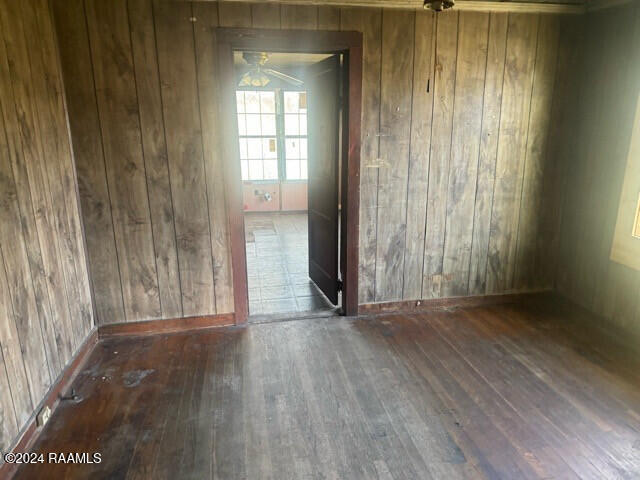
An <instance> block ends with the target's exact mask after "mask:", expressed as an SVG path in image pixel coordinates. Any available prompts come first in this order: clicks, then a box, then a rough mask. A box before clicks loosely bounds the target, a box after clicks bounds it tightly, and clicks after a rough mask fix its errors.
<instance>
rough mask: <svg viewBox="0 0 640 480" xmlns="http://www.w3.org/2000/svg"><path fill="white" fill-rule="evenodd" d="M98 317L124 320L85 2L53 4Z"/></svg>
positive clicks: (72, 0) (108, 319) (57, 2)
mask: <svg viewBox="0 0 640 480" xmlns="http://www.w3.org/2000/svg"><path fill="white" fill-rule="evenodd" d="M52 8H53V12H54V18H55V24H56V32H57V38H58V43H59V47H60V61H61V64H62V70H63V73H64V87H65V91H66V93H67V108H68V110H69V125H70V130H71V135H72V138H73V151H74V158H75V161H76V168H77V177H78V187H79V189H80V198H81V203H82V217H83V220H84V224H85V227H86V228H85V235H86V242H87V253H88V255H89V265H90V267H91V283H92V285H93V292H94V295H95V304H96V314H97V318H98V319H105V321H117V320H118V319H123V318H124V305H123V302H122V286H121V282H120V271H119V269H118V251H117V249H116V243H115V236H114V233H113V220H112V217H111V201H110V200H109V191H108V187H107V178H106V175H105V166H104V155H103V150H102V136H101V135H100V124H99V120H98V107H97V104H96V95H95V90H94V83H93V71H92V67H91V53H90V50H89V34H88V32H87V28H86V18H85V14H84V4H83V0H69V1H66V0H54V1H53V2H52Z"/></svg>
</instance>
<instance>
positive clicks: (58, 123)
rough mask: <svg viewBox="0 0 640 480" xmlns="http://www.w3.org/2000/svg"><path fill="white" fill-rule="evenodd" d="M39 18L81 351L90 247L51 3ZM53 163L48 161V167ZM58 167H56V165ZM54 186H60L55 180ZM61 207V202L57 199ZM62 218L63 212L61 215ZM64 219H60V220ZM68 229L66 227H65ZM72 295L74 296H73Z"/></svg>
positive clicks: (42, 5)
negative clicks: (84, 225) (88, 245)
mask: <svg viewBox="0 0 640 480" xmlns="http://www.w3.org/2000/svg"><path fill="white" fill-rule="evenodd" d="M36 16H37V18H38V28H39V35H38V36H39V37H40V38H41V39H44V40H43V42H42V43H41V45H42V57H43V70H44V73H43V76H44V77H45V78H46V79H47V81H48V82H49V83H48V85H49V88H48V90H47V93H48V97H49V103H48V104H47V106H48V108H49V109H50V110H51V116H52V118H51V119H42V118H41V119H40V122H41V124H42V123H45V124H47V127H46V128H44V127H43V130H44V131H46V132H51V135H52V136H55V139H56V145H57V149H58V150H57V152H58V158H59V165H58V169H59V172H58V173H59V180H58V182H57V185H51V188H52V191H54V192H55V191H56V189H60V190H62V196H63V197H64V207H65V210H66V217H64V222H66V233H65V234H64V235H63V236H62V239H61V240H62V241H61V249H62V255H63V257H64V260H63V261H64V265H65V276H66V278H67V296H68V297H69V296H71V297H72V298H74V301H73V302H69V308H70V310H71V321H72V323H73V324H74V327H73V328H74V337H75V344H74V348H78V347H79V346H80V345H81V344H82V342H84V339H85V338H86V336H87V335H88V334H89V332H90V331H91V329H92V328H93V325H94V322H95V318H94V310H95V309H94V300H93V294H92V291H91V279H90V278H89V271H88V266H89V263H88V257H87V247H86V241H85V232H84V228H83V224H82V218H81V214H80V195H79V191H78V179H77V176H76V164H75V162H74V155H73V152H72V150H71V133H70V130H69V120H68V116H67V114H68V111H67V105H66V102H65V95H64V85H63V79H62V67H61V64H60V51H59V44H58V37H57V35H56V32H55V28H54V24H53V15H52V11H51V4H50V2H49V1H47V0H39V3H38V7H37V8H36ZM50 164H53V162H51V161H49V162H47V165H50ZM54 165H55V164H54ZM50 184H56V179H55V178H52V180H51V182H50ZM53 201H54V203H55V204H56V205H55V206H56V207H57V206H58V202H57V200H55V199H54V200H53ZM60 215H62V212H60ZM58 220H60V218H59V219H58ZM61 229H62V230H65V227H64V226H63V227H61ZM69 292H71V293H69Z"/></svg>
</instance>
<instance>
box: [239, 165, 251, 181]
mask: <svg viewBox="0 0 640 480" xmlns="http://www.w3.org/2000/svg"><path fill="white" fill-rule="evenodd" d="M240 168H242V180H249V165H248V161H247V160H241V161H240Z"/></svg>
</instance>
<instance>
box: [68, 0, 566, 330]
mask: <svg viewBox="0 0 640 480" xmlns="http://www.w3.org/2000/svg"><path fill="white" fill-rule="evenodd" d="M75 1H76V2H79V3H74V2H71V3H68V2H67V5H69V6H68V7H66V8H68V9H69V10H70V11H69V12H66V15H63V13H65V10H66V8H65V7H64V6H61V5H57V8H56V12H57V13H58V15H57V16H59V17H60V18H59V19H58V23H59V27H60V30H61V35H67V36H69V35H70V34H68V33H64V32H65V30H70V31H71V32H74V35H75V36H73V37H70V41H64V37H63V42H62V45H63V50H66V49H68V48H73V49H74V51H75V50H77V51H79V52H80V55H81V57H82V55H84V54H83V52H84V51H86V52H87V58H88V50H87V48H88V47H87V46H86V45H85V46H84V47H83V46H82V45H78V42H81V41H82V40H81V38H80V37H81V36H82V35H84V36H85V40H84V41H85V42H86V43H87V44H88V43H89V38H88V37H89V35H88V33H87V32H84V34H83V33H82V32H83V31H84V30H83V29H84V28H85V27H84V25H85V23H86V20H90V19H89V18H88V17H89V16H91V15H92V10H91V9H92V8H93V7H92V6H91V5H89V4H87V5H86V6H85V5H84V4H83V3H82V2H80V0H75ZM85 1H90V0H85ZM91 1H93V0H91ZM56 3H57V4H58V3H62V2H56ZM126 3H127V5H125V2H124V0H121V1H120V2H116V3H111V4H110V5H108V6H101V7H100V8H104V9H106V10H114V9H119V10H128V12H118V17H117V18H123V19H124V18H128V22H129V29H130V37H131V39H130V40H126V39H125V38H124V37H125V35H124V33H123V32H120V30H119V29H116V30H114V38H113V39H110V41H112V42H115V41H116V40H117V38H120V37H122V39H123V40H122V41H121V42H119V44H121V45H122V48H119V49H118V50H117V52H119V53H118V55H119V56H120V57H121V58H120V57H118V58H116V59H114V58H107V59H104V58H101V57H102V56H104V55H106V56H109V55H112V56H114V55H115V53H114V52H115V50H114V51H112V52H109V51H102V52H100V53H99V54H98V52H97V51H96V55H93V57H94V58H90V59H89V58H88V59H87V60H86V61H87V62H88V63H87V64H86V65H84V67H83V68H84V69H83V70H81V69H79V67H78V65H76V64H69V62H70V61H71V59H72V58H74V56H73V55H72V54H71V53H70V52H63V53H64V55H63V58H67V59H69V62H64V65H65V72H67V71H68V72H69V75H73V76H74V78H72V79H70V82H68V84H67V93H68V95H67V96H68V98H69V101H70V102H71V105H70V110H71V111H75V110H78V109H79V108H80V106H78V105H75V104H76V103H80V102H82V104H83V106H85V105H86V106H87V107H86V110H88V111H89V113H87V112H81V115H83V117H82V118H83V119H84V120H85V121H84V122H83V125H76V127H77V128H76V130H75V131H76V135H74V142H76V141H77V142H78V148H77V153H76V154H77V155H78V156H79V161H78V162H79V164H81V163H82V164H85V165H86V164H90V163H91V162H94V163H95V162H98V163H95V165H96V167H99V166H100V165H102V164H103V163H104V162H105V161H106V167H107V168H106V169H105V166H104V165H102V166H101V167H100V168H94V169H92V170H91V171H87V170H83V169H82V168H79V175H80V180H81V184H82V183H84V184H92V185H95V186H96V189H95V190H94V191H91V192H83V202H86V203H87V205H88V207H87V210H88V211H89V212H94V211H96V208H95V206H92V205H94V204H95V198H96V195H102V196H101V198H102V199H103V202H104V203H100V206H101V208H102V210H103V211H102V213H103V214H101V215H90V214H87V215H85V217H86V218H85V219H86V221H87V223H88V224H91V225H94V224H95V226H96V228H95V230H96V231H100V232H103V233H104V247H105V249H109V248H112V247H113V250H112V253H111V254H112V256H113V257H114V258H116V260H118V261H119V265H118V263H116V264H115V268H116V271H115V272H114V271H113V266H114V264H113V258H110V259H105V265H103V266H101V267H99V269H98V272H99V273H100V274H101V275H102V277H101V278H100V279H98V280H96V285H97V284H98V283H100V284H101V285H103V286H104V280H105V278H107V277H109V278H111V281H112V284H110V285H109V288H108V289H107V288H99V289H98V288H96V296H97V297H98V298H100V301H99V302H98V303H99V304H100V305H102V306H104V307H105V308H102V309H99V312H100V316H99V322H100V323H107V322H112V321H118V320H138V319H141V318H142V317H143V315H131V314H129V312H127V311H125V307H123V305H125V306H126V305H127V304H128V303H129V301H128V300H127V298H126V297H127V293H126V290H127V289H126V283H128V280H127V278H128V277H130V274H129V273H127V272H126V271H125V269H123V264H124V265H127V266H129V264H130V263H131V262H128V261H127V260H126V259H128V258H136V259H137V258H141V256H143V257H144V258H145V259H147V260H146V261H145V263H149V261H148V260H149V259H150V258H154V259H155V272H156V276H157V290H158V291H159V300H160V306H161V311H160V312H150V314H149V315H146V317H151V316H153V315H155V316H158V317H161V318H169V317H175V316H180V315H189V314H211V313H216V312H217V313H224V312H229V311H230V310H232V308H233V305H232V303H233V291H232V283H231V276H232V275H231V265H230V260H229V242H228V232H227V222H228V219H227V214H228V212H227V209H226V202H225V196H224V182H223V178H222V176H221V174H220V172H221V170H222V168H221V166H222V158H221V156H220V152H219V151H218V144H219V139H218V137H217V135H218V133H217V132H218V131H219V128H218V125H219V123H220V122H221V121H225V120H224V119H220V118H218V117H219V114H218V99H217V96H216V91H217V88H218V85H217V75H216V69H217V65H216V57H215V55H216V51H215V43H214V42H215V38H214V31H213V29H214V28H215V27H216V26H217V25H221V26H227V27H250V26H253V27H256V28H304V29H315V28H320V29H337V28H339V29H341V30H343V31H346V30H355V31H360V32H363V38H364V64H363V108H362V148H361V163H362V164H361V167H362V168H361V193H360V233H361V235H360V259H361V260H360V269H359V284H360V285H359V288H360V302H362V303H369V302H376V301H388V300H399V299H420V298H438V297H442V296H455V295H468V294H476V295H478V294H484V293H489V292H501V291H507V290H514V289H537V288H547V287H550V286H551V284H552V282H553V278H552V277H553V275H552V274H551V273H550V272H548V271H547V272H546V274H545V275H544V280H541V279H540V277H541V276H542V273H541V270H542V269H543V265H546V263H545V262H544V261H543V258H544V256H543V257H541V256H540V254H541V253H544V248H543V246H544V245H545V242H546V241H547V239H549V238H556V244H558V243H559V242H557V225H559V215H558V216H555V217H543V216H542V214H541V213H540V211H539V210H541V209H540V205H542V199H543V198H544V195H543V192H546V191H547V190H546V189H548V188H551V189H556V191H557V189H558V188H559V186H558V183H557V182H556V183H554V181H553V178H554V177H552V176H553V175H555V176H556V177H557V176H558V175H559V174H558V175H556V173H557V172H556V170H555V167H554V164H551V163H549V162H548V155H547V148H546V145H547V143H548V142H547V132H549V131H552V125H553V122H554V121H555V119H556V118H561V113H562V111H564V107H563V105H562V104H557V107H556V108H557V109H558V112H557V113H554V114H553V115H552V112H551V110H552V105H554V101H555V100H556V95H555V90H554V86H555V85H556V83H557V82H556V73H555V66H556V63H558V62H557V61H556V60H557V55H558V53H557V51H556V50H557V49H558V48H559V46H558V38H557V35H558V33H559V27H558V25H557V22H558V18H559V17H554V16H548V17H544V19H543V20H542V21H543V28H542V29H541V31H542V32H543V34H542V35H541V37H540V41H538V24H539V23H540V22H541V18H543V17H540V16H538V15H524V14H520V15H515V14H487V13H472V12H463V13H458V12H455V11H454V12H448V13H445V14H441V15H437V16H434V15H433V14H432V13H430V12H422V11H420V12H412V11H394V10H380V9H373V8H346V7H343V8H338V7H330V6H315V5H302V6H300V5H279V4H266V3H255V4H249V3H242V2H240V3H236V2H205V3H202V2H194V3H190V2H176V3H172V2H163V1H157V2H152V1H151V0H128V1H127V2H126ZM125 7H126V8H125ZM85 8H86V10H87V15H85V12H84V9H85ZM77 10H80V13H78V12H77ZM107 20H108V16H107V17H105V25H106V24H107V23H106V22H107ZM88 23H89V26H90V29H92V28H93V27H92V25H93V23H95V22H93V21H92V20H90V21H89V22H88ZM547 23H548V24H549V27H548V28H547V27H545V25H547ZM96 28H98V27H97V26H96ZM547 30H549V33H548V34H546V33H544V32H546V31H547ZM547 37H548V38H547ZM94 43H96V42H92V44H91V45H92V47H93V44H94ZM83 48H84V50H83ZM93 50H96V49H95V47H93ZM123 59H124V60H123ZM536 59H537V60H536ZM118 61H124V65H125V66H126V68H125V70H126V72H125V73H126V75H128V76H133V78H134V80H135V90H133V89H132V87H131V86H126V87H124V86H123V88H118V89H115V88H114V89H112V91H111V92H110V93H111V94H113V95H114V97H113V98H114V99H118V100H119V101H121V102H123V103H124V104H126V105H129V107H130V108H129V110H131V111H132V112H130V113H131V117H132V118H133V117H134V116H136V115H139V117H140V118H139V125H140V126H138V127H136V126H135V124H134V123H135V122H133V120H131V123H132V125H133V126H132V130H133V132H134V133H126V134H125V132H121V133H118V132H117V128H113V129H109V131H108V132H105V131H104V130H105V129H106V128H108V126H107V125H106V122H105V121H102V122H100V123H98V112H100V116H101V117H103V116H104V114H103V110H104V108H102V109H99V108H98V107H99V106H100V104H101V103H102V102H101V100H100V99H101V97H103V96H104V95H105V93H104V92H102V91H100V90H101V88H102V87H101V86H100V84H101V83H102V81H101V80H100V78H99V77H100V75H102V74H103V72H104V71H105V69H104V68H103V67H101V65H103V64H105V65H109V64H114V63H117V62H118ZM83 62H84V60H82V58H81V61H80V64H81V65H83ZM131 62H132V63H133V71H132V73H131V72H130V70H131ZM75 74H80V77H81V78H77V76H76V75H75ZM120 74H121V73H118V75H120ZM113 75H116V72H113ZM105 78H106V77H105ZM115 81H117V78H114V82H115ZM94 82H95V85H96V86H97V87H98V88H97V91H94V90H95V89H94ZM90 93H93V98H92V97H91V96H90ZM532 93H533V95H532ZM96 97H97V99H98V102H97V103H96V101H95V98H96ZM133 98H137V105H135V104H132V103H131V100H132V99H133ZM91 110H93V113H90V111H91ZM432 120H433V121H432ZM72 122H73V120H72ZM124 123H125V122H123V124H124ZM546 123H549V124H550V125H545V124H546ZM91 125H93V127H91V128H88V127H87V126H91ZM72 126H73V123H72ZM100 127H101V128H102V132H100ZM83 129H84V130H83ZM138 129H139V131H140V133H139V134H136V133H135V132H136V131H138ZM83 131H84V133H83ZM89 131H93V132H95V133H96V134H97V138H91V139H88V138H87V137H86V135H87V133H88V132H89ZM76 136H77V137H78V138H76ZM112 136H113V137H114V138H118V139H120V140H121V143H120V144H121V145H128V144H129V143H128V142H130V140H131V138H133V137H135V141H134V142H133V143H136V142H137V143H141V144H142V145H141V146H140V145H134V144H131V147H130V149H129V150H130V151H129V152H127V154H128V155H132V156H133V158H135V159H136V162H137V163H136V165H141V166H143V167H144V169H145V172H146V184H145V182H141V181H140V179H127V184H131V183H135V189H133V188H127V189H126V190H127V192H129V191H130V190H131V193H127V195H135V196H136V198H138V197H140V198H141V200H140V202H139V205H138V207H139V208H140V212H139V213H140V216H141V218H143V219H144V222H143V223H144V225H141V226H140V228H141V229H142V228H144V229H145V231H146V233H144V236H145V238H146V239H147V240H146V242H147V243H148V245H146V246H144V248H141V249H139V251H137V252H135V253H132V252H130V251H129V250H130V248H131V247H130V246H129V245H128V243H129V242H126V241H124V240H123V239H122V236H121V235H120V234H119V233H118V230H119V228H120V227H118V225H117V218H118V210H119V209H120V208H121V207H120V206H121V205H122V204H123V202H124V204H126V202H127V201H128V200H129V198H124V199H123V198H120V197H122V196H123V195H124V192H123V191H122V190H119V189H118V188H116V187H114V188H111V181H109V182H107V177H109V175H110V173H109V172H110V168H109V167H110V156H111V155H110V154H109V145H110V144H111V143H112V140H110V138H111V137H112ZM103 145H104V152H105V153H106V154H107V155H106V156H103ZM98 148H99V150H98ZM132 152H136V153H135V155H134V154H133V153H132ZM140 152H142V153H140ZM89 154H91V159H87V158H84V157H87V156H88V155H89ZM80 157H82V159H80ZM140 158H142V160H143V162H144V163H143V164H141V163H140ZM496 167H497V170H496ZM85 176H86V178H83V177H85ZM525 176H526V177H527V178H530V179H531V180H532V185H525V187H524V189H523V182H527V181H526V180H525ZM496 179H497V180H496ZM107 185H108V186H109V188H108V189H107ZM133 190H135V191H133ZM96 192H97V193H96ZM100 192H102V193H100ZM143 192H144V193H145V194H146V196H148V200H146V198H145V195H143V194H142V193H143ZM145 205H146V207H145ZM110 208H111V209H112V210H110ZM145 208H147V209H148V210H149V211H147V212H144V209H145ZM525 210H526V211H525ZM112 217H113V221H112ZM149 219H150V225H151V230H150V231H151V233H152V234H153V235H150V234H149ZM114 225H115V228H114ZM89 230H91V229H89ZM114 232H115V235H114ZM136 235H137V236H136V238H142V236H143V235H142V234H141V232H136ZM89 240H91V239H89ZM93 240H95V238H94V239H93ZM89 243H90V250H93V249H95V248H98V247H96V246H95V244H94V243H93V241H90V242H89ZM110 245H111V247H110ZM554 248H555V247H554ZM151 252H152V255H150V254H151ZM102 255H103V253H102V252H93V253H92V255H91V257H92V258H93V259H96V260H97V259H98V258H100V257H101V256H102ZM110 262H111V263H110ZM109 263H110V264H109ZM516 264H517V265H518V268H516ZM487 265H488V266H489V268H487ZM151 291H152V292H153V291H155V289H154V288H152V289H151ZM123 292H124V293H125V295H124V296H123ZM149 293H150V292H149V291H147V290H145V291H144V292H143V295H148V294H149ZM112 294H115V295H116V296H114V297H113V298H112V297H111V295H112ZM181 303H184V306H181V305H180V304H181ZM118 305H119V307H118ZM107 307H108V308H107ZM118 308H119V310H118ZM127 310H128V309H127ZM156 313H157V315H156ZM105 315H106V316H105Z"/></svg>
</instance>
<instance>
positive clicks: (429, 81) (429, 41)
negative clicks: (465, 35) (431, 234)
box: [402, 12, 435, 299]
mask: <svg viewBox="0 0 640 480" xmlns="http://www.w3.org/2000/svg"><path fill="white" fill-rule="evenodd" d="M434 26H435V15H434V14H433V13H432V12H416V25H415V32H414V33H415V40H414V55H413V58H414V65H413V93H412V107H411V110H412V113H411V145H410V152H411V153H410V157H409V181H408V187H407V188H408V193H407V233H406V241H405V252H404V278H403V291H402V296H403V298H405V299H419V298H422V266H423V261H424V237H425V223H426V220H427V194H428V191H429V152H430V150H431V119H432V113H433V98H434V97H433V83H434V75H433V72H434V47H435V44H434V39H435V36H434V34H435V29H434Z"/></svg>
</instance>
